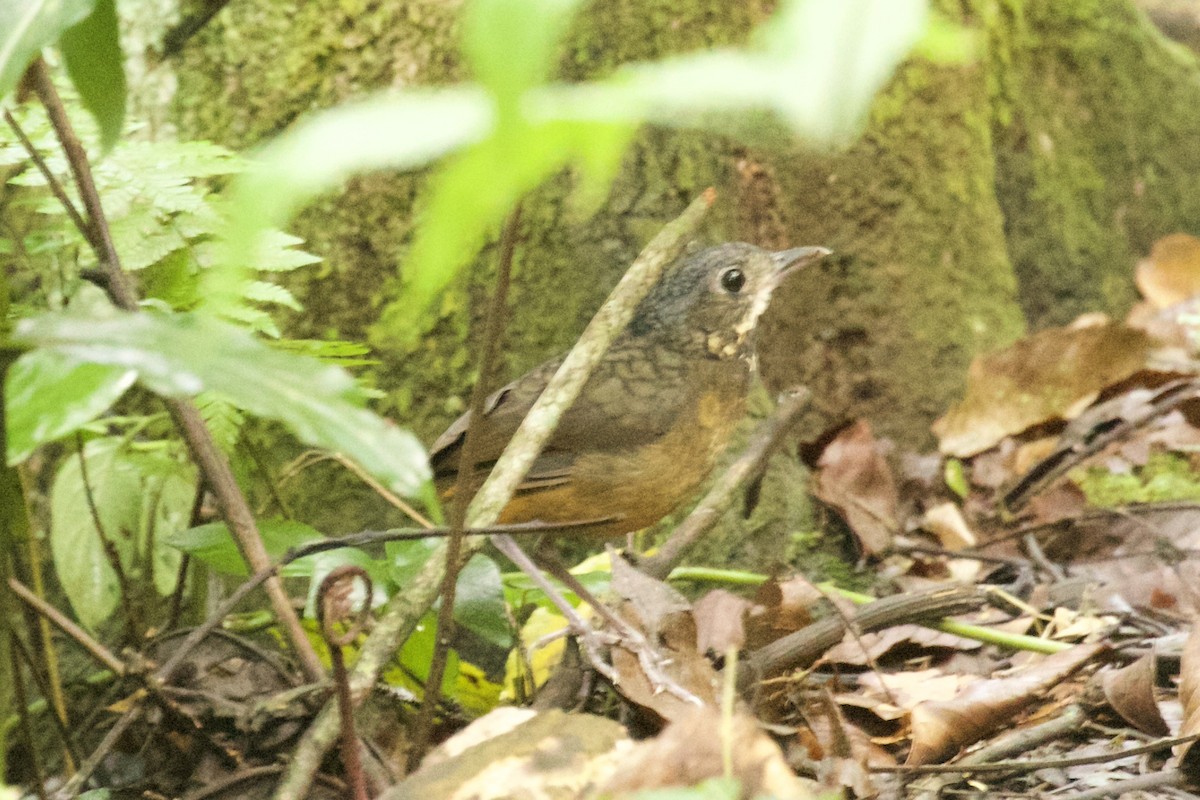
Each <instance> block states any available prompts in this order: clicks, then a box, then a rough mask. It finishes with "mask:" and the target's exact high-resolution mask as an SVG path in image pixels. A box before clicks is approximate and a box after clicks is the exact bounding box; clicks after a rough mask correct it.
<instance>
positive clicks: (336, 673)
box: [317, 564, 375, 800]
mask: <svg viewBox="0 0 1200 800" xmlns="http://www.w3.org/2000/svg"><path fill="white" fill-rule="evenodd" d="M354 578H358V579H359V580H360V581H362V583H363V589H364V591H363V605H362V608H361V609H359V611H358V613H357V614H355V615H354V618H353V620H351V622H350V623H349V626H348V627H347V629H346V630H344V631H342V632H340V633H339V632H338V630H337V629H336V628H335V627H334V626H335V625H337V624H338V623H339V622H341V621H342V620H343V619H345V618H346V617H348V616H349V612H350V610H351V609H348V608H347V607H346V606H348V605H349V602H348V598H349V595H350V592H351V591H352V590H353V588H354V581H353V579H354ZM374 591H375V590H374V587H373V586H372V585H371V576H370V575H368V574H367V571H366V570H364V569H363V568H362V567H359V566H356V565H354V564H343V565H342V566H340V567H338V568H337V569H334V570H332V571H331V572H330V573H329V574H328V575H326V576H325V579H324V580H322V581H321V585H320V587H319V588H318V589H317V623H318V624H319V625H320V626H321V636H322V637H324V639H325V644H326V645H328V647H329V658H330V661H332V662H333V687H334V694H335V696H336V697H337V704H338V711H339V716H340V717H341V720H342V767H343V768H344V769H345V770H346V782H347V783H349V784H350V790H351V792H352V793H353V795H354V800H368V798H367V781H366V778H365V777H364V776H363V767H362V759H361V758H359V756H358V746H359V742H358V735H357V734H356V733H355V732H354V706H353V705H352V703H351V700H350V683H349V679H348V678H347V675H346V656H345V653H344V652H343V648H345V647H346V646H347V645H350V644H352V643H353V642H354V640H355V639H357V638H358V635H359V634H360V633H362V630H363V626H364V625H365V624H366V621H367V617H368V616H369V615H370V613H371V595H372V594H373V593H374Z"/></svg>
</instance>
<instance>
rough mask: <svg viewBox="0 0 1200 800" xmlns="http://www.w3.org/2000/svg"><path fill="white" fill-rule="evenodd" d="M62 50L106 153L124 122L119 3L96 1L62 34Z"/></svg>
mask: <svg viewBox="0 0 1200 800" xmlns="http://www.w3.org/2000/svg"><path fill="white" fill-rule="evenodd" d="M59 47H60V48H61V49H62V53H63V61H64V62H65V63H66V66H67V74H68V75H70V76H71V82H72V83H73V84H75V89H76V91H78V92H79V99H80V100H81V101H82V102H83V107H84V108H86V109H87V110H88V112H89V113H91V115H92V116H93V117H95V118H96V124H97V126H98V127H99V128H100V147H101V149H102V150H104V151H106V152H107V151H108V150H111V149H112V146H113V145H114V144H116V142H117V137H119V136H120V135H121V126H122V125H123V124H124V122H125V65H124V63H123V58H122V55H121V41H120V36H119V34H118V31H117V8H116V0H96V6H95V8H94V9H93V10H92V13H91V14H89V15H88V16H87V17H86V18H84V19H83V20H82V21H80V22H78V23H76V24H75V25H72V26H71V27H70V28H68V29H67V30H66V31H64V32H63V35H62V39H61V40H60V41H59Z"/></svg>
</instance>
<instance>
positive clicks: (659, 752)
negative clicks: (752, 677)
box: [601, 708, 816, 800]
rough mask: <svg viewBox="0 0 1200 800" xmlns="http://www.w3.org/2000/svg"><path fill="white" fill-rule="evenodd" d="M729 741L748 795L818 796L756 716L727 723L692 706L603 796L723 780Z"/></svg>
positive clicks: (805, 799) (637, 753)
mask: <svg viewBox="0 0 1200 800" xmlns="http://www.w3.org/2000/svg"><path fill="white" fill-rule="evenodd" d="M726 739H728V740H729V741H730V742H731V753H732V756H733V777H734V778H736V779H737V780H738V781H739V782H740V783H741V785H742V793H743V796H744V797H759V796H762V795H769V796H771V797H778V798H781V800H812V798H815V797H816V791H815V788H816V787H815V785H814V784H812V783H811V782H809V781H805V780H802V779H801V778H798V777H796V774H795V773H794V772H792V770H791V769H790V768H789V767H788V765H787V763H786V762H785V761H784V758H783V752H782V751H781V750H780V749H779V745H777V744H775V742H773V741H771V739H770V737H768V736H767V735H766V734H765V733H763V732H762V731H760V730H759V729H758V723H757V722H755V720H754V719H753V718H751V717H748V716H745V715H741V714H737V715H734V717H733V718H732V719H731V720H728V721H726V720H723V719H722V718H721V715H720V714H719V713H718V712H717V711H715V710H714V709H709V708H694V709H693V710H691V711H690V712H689V713H688V714H686V715H683V716H681V717H680V718H679V719H678V720H676V721H674V722H672V723H671V724H670V725H668V726H667V728H666V729H665V730H664V731H663V732H662V733H661V734H659V736H658V737H657V738H655V739H651V740H650V741H647V742H642V743H641V744H639V745H638V746H637V747H636V748H635V749H634V750H633V752H632V753H630V754H629V755H628V757H627V758H626V760H625V763H624V764H622V766H621V770H620V773H619V774H618V775H616V776H614V777H613V779H612V781H611V782H610V783H609V784H608V786H606V787H604V791H603V792H602V793H601V794H602V796H609V795H611V796H614V797H625V796H626V795H627V794H629V793H632V792H638V791H644V790H648V789H659V788H663V787H667V786H694V785H695V784H697V783H700V782H701V781H704V780H707V779H709V778H719V777H721V776H722V775H723V774H724V766H723V755H722V748H723V743H724V742H725V741H726Z"/></svg>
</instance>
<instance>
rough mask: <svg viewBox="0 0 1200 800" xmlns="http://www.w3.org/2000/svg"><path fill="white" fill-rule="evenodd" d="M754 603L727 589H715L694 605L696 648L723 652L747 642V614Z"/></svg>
mask: <svg viewBox="0 0 1200 800" xmlns="http://www.w3.org/2000/svg"><path fill="white" fill-rule="evenodd" d="M752 608H754V603H752V602H750V601H749V600H747V599H746V598H744V597H739V596H738V595H736V594H734V593H733V592H727V591H725V590H724V589H714V590H712V591H711V592H709V593H708V594H706V595H704V596H703V597H701V598H700V599H699V600H697V601H696V602H695V603H694V604H693V607H692V613H693V616H694V617H695V619H696V649H697V650H699V651H700V652H701V653H716V654H717V655H721V654H722V653H724V652H725V651H726V650H728V649H729V648H730V647H732V648H734V649H735V650H741V649H742V647H743V646H744V645H745V644H746V616H747V615H748V614H749V613H750V610H751V609H752Z"/></svg>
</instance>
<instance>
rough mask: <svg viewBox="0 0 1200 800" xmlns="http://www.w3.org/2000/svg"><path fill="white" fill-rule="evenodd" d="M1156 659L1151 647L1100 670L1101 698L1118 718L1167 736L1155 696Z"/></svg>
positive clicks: (1142, 730) (1151, 733) (1141, 729)
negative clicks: (1126, 661)
mask: <svg viewBox="0 0 1200 800" xmlns="http://www.w3.org/2000/svg"><path fill="white" fill-rule="evenodd" d="M1157 674H1158V659H1157V657H1156V656H1155V653H1154V651H1153V650H1152V651H1150V652H1149V653H1146V655H1144V656H1142V657H1141V658H1139V659H1138V660H1137V661H1134V662H1133V663H1132V664H1129V665H1127V666H1124V667H1122V668H1121V669H1115V670H1110V671H1108V672H1104V673H1101V677H1100V687H1101V688H1102V689H1103V690H1104V699H1105V700H1107V701H1108V704H1109V705H1110V706H1112V707H1113V710H1114V711H1116V712H1117V713H1118V714H1120V715H1121V719H1123V720H1125V721H1126V722H1128V723H1129V724H1130V725H1132V726H1133V727H1135V728H1137V729H1138V730H1139V731H1141V732H1142V733H1148V734H1150V735H1151V736H1166V735H1168V734H1169V733H1170V732H1171V730H1170V728H1168V727H1167V723H1166V722H1165V721H1164V720H1163V717H1162V713H1161V712H1160V711H1159V710H1158V703H1157V701H1156V700H1155V699H1154V686H1155V679H1156V677H1157Z"/></svg>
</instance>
